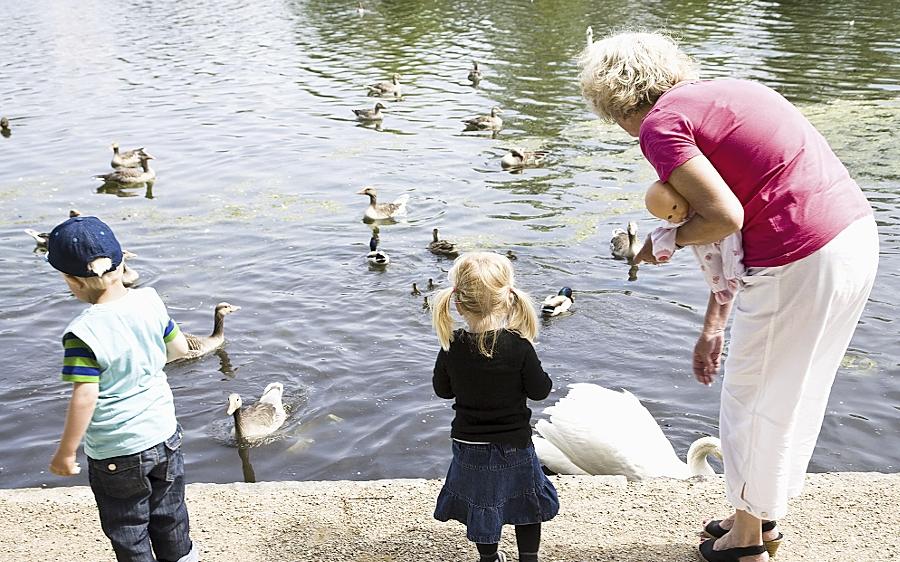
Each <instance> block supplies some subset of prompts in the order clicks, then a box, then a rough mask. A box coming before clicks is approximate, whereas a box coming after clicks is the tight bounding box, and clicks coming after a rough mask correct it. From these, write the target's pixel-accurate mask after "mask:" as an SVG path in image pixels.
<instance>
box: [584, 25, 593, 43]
mask: <svg viewBox="0 0 900 562" xmlns="http://www.w3.org/2000/svg"><path fill="white" fill-rule="evenodd" d="M584 34H585V36H586V38H587V46H588V47H590V46H591V45H593V44H594V28H593V27H591V26H588V27H587V29H586V30H585V32H584Z"/></svg>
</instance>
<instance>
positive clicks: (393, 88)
mask: <svg viewBox="0 0 900 562" xmlns="http://www.w3.org/2000/svg"><path fill="white" fill-rule="evenodd" d="M400 78H401V76H400V75H399V74H397V73H396V72H395V73H394V74H392V75H391V81H390V82H378V83H376V84H369V85H368V86H366V87H367V88H368V89H369V95H370V96H383V95H385V94H394V95H395V96H399V95H400Z"/></svg>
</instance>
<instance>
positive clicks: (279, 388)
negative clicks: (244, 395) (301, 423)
mask: <svg viewBox="0 0 900 562" xmlns="http://www.w3.org/2000/svg"><path fill="white" fill-rule="evenodd" d="M282 394H284V385H283V384H281V383H280V382H273V383H269V385H268V386H266V389H265V390H264V391H263V393H262V396H260V397H259V400H258V401H257V402H256V403H255V404H251V405H249V406H247V407H246V408H242V406H243V402H242V401H241V396H240V395H239V394H237V393H232V394H229V395H228V409H227V410H226V414H227V415H229V416H234V429H233V430H232V435H234V436H235V437H236V438H237V439H238V441H240V440H241V439H246V440H255V439H259V438H261V437H265V436H267V435H269V434H271V433H272V432H274V431H275V430H276V429H278V428H279V427H281V426H282V425H283V424H284V420H285V419H286V418H287V413H285V411H284V404H282V403H281V396H282Z"/></svg>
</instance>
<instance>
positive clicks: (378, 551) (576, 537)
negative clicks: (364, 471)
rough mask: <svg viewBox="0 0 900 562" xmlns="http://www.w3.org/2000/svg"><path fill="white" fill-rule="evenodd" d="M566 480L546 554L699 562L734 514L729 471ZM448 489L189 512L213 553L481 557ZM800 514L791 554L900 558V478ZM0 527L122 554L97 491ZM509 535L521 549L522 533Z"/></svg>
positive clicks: (415, 483) (508, 541)
mask: <svg viewBox="0 0 900 562" xmlns="http://www.w3.org/2000/svg"><path fill="white" fill-rule="evenodd" d="M553 482H554V484H555V485H556V487H557V489H558V490H559V496H560V502H561V504H562V508H561V511H560V514H559V516H557V517H556V519H554V520H553V521H551V522H549V523H547V524H546V525H545V526H544V531H543V542H542V546H541V554H542V556H541V560H542V561H543V562H552V561H560V562H561V561H567V562H570V561H582V560H592V561H616V562H629V561H635V562H638V561H640V562H657V561H658V562H694V561H695V560H696V555H695V548H696V544H697V543H698V541H699V539H698V536H699V535H698V529H699V523H700V521H701V520H702V519H704V518H706V517H710V516H721V515H723V514H726V513H727V512H728V505H727V503H726V502H725V498H724V493H723V483H722V480H721V478H720V477H717V478H709V479H705V480H699V479H692V480H687V481H678V480H668V479H657V480H651V481H645V482H636V483H630V484H629V483H626V481H625V480H624V478H622V477H600V476H594V477H579V476H563V477H554V478H553ZM440 486H441V482H440V481H437V480H380V481H371V482H266V483H260V484H191V485H189V486H188V508H189V510H190V514H191V523H192V535H193V538H194V540H196V541H197V542H198V543H199V544H200V546H201V549H202V551H203V559H204V560H205V561H241V562H245V561H246V562H253V561H260V562H261V561H276V560H277V561H282V560H284V561H303V562H307V561H309V562H312V561H323V562H324V561H329V562H336V561H358V562H384V561H394V560H396V561H409V560H422V561H425V560H428V561H432V560H433V561H463V562H472V561H474V560H477V556H476V554H475V549H474V547H473V545H471V544H469V543H468V542H467V541H466V540H465V531H464V528H463V526H462V525H459V524H457V523H454V522H450V523H440V522H437V521H435V520H434V519H433V518H432V516H431V514H432V510H433V509H434V500H435V498H436V497H437V494H438V491H439V490H440ZM791 510H792V512H791V515H790V517H789V518H788V519H785V520H784V521H782V531H783V532H784V533H785V535H786V537H785V541H784V542H783V543H782V545H781V550H779V552H778V556H777V558H776V560H777V561H778V562H798V561H810V562H812V561H816V562H823V561H830V562H841V561H846V562H869V561H871V562H876V561H879V562H880V561H891V560H898V561H900V539H898V537H900V474H877V473H836V474H811V475H809V476H808V480H807V487H806V491H805V493H804V495H803V496H802V497H800V498H797V499H796V500H795V501H794V502H793V503H792V505H791ZM0 521H2V522H3V524H2V525H0V553H2V554H0V559H3V560H16V561H35V562H36V561H48V560H59V561H66V562H71V561H88V560H89V561H99V560H114V556H113V555H112V550H111V549H110V547H109V543H108V542H107V540H106V537H105V536H104V535H103V533H102V531H101V530H100V523H99V521H98V519H97V510H96V507H95V504H94V499H93V496H92V495H91V491H90V489H89V488H85V487H75V488H55V489H46V490H41V489H26V490H0ZM503 541H504V544H503V546H502V548H505V549H506V550H507V552H509V553H512V554H513V555H514V554H515V552H516V549H515V538H514V533H513V532H512V528H511V527H510V528H509V531H508V532H506V533H505V535H504V539H503ZM511 560H515V556H512V557H511Z"/></svg>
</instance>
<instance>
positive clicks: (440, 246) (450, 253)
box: [428, 228, 459, 258]
mask: <svg viewBox="0 0 900 562" xmlns="http://www.w3.org/2000/svg"><path fill="white" fill-rule="evenodd" d="M431 237H432V240H431V242H430V243H429V244H428V250H429V251H430V252H431V253H432V254H436V255H438V256H447V257H450V258H455V257H456V256H458V255H459V251H458V250H457V249H456V244H454V243H453V242H449V241H447V240H438V229H436V228H435V229H434V230H432V231H431Z"/></svg>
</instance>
